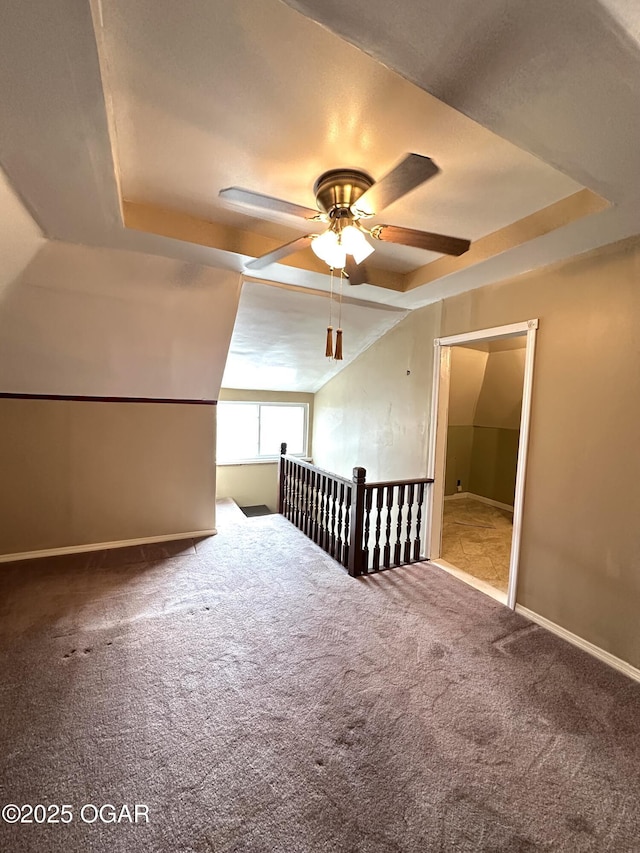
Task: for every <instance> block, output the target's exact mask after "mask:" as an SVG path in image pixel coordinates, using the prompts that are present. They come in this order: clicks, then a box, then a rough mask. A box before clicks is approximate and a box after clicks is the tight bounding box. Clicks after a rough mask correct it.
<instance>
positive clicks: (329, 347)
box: [324, 326, 342, 358]
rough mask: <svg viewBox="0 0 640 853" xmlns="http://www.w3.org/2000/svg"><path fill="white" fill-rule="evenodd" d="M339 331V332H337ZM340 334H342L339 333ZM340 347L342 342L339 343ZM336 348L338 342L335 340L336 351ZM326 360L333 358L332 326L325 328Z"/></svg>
mask: <svg viewBox="0 0 640 853" xmlns="http://www.w3.org/2000/svg"><path fill="white" fill-rule="evenodd" d="M338 331H340V330H338ZM340 334H342V332H340ZM341 345H342V342H341ZM337 348H338V341H337V340H336V350H337ZM324 354H325V355H326V357H327V358H333V326H327V347H326V350H325V353H324Z"/></svg>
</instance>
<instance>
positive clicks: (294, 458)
mask: <svg viewBox="0 0 640 853" xmlns="http://www.w3.org/2000/svg"><path fill="white" fill-rule="evenodd" d="M280 456H281V458H283V457H284V458H285V459H290V460H291V461H292V462H295V463H296V465H300V467H301V468H308V469H309V470H310V471H318V472H319V473H320V474H326V476H327V477H331V478H332V479H333V480H337V481H338V482H339V483H348V484H349V485H351V480H348V479H347V478H346V477H341V476H340V475H339V474H334V473H333V472H332V471H325V470H324V468H318V467H317V466H315V465H314V464H313V463H312V462H307V461H306V460H305V459H300V457H299V456H288V455H287V454H286V453H282V454H281V455H280Z"/></svg>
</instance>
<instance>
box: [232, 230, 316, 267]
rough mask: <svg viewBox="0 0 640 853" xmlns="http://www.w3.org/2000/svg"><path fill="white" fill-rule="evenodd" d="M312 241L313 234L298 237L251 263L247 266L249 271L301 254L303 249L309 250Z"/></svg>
mask: <svg viewBox="0 0 640 853" xmlns="http://www.w3.org/2000/svg"><path fill="white" fill-rule="evenodd" d="M311 240H312V235H311V234H307V235H306V237H298V238H297V239H296V240H292V241H291V242H290V243H285V244H284V245H283V246H279V247H278V248H277V249H274V250H273V252H267V254H266V255H261V256H260V257H259V258H255V259H254V260H253V261H249V263H248V264H245V266H246V268H247V269H248V270H261V269H263V268H264V267H268V266H269V264H275V263H277V262H278V261H280V260H282V258H286V257H287V255H293V253H294V252H301V251H302V250H303V249H308V248H309V246H310V245H311Z"/></svg>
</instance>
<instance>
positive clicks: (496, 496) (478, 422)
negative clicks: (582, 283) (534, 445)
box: [444, 338, 525, 506]
mask: <svg viewBox="0 0 640 853" xmlns="http://www.w3.org/2000/svg"><path fill="white" fill-rule="evenodd" d="M523 342H524V338H523V339H521V340H520V341H519V342H518V341H516V346H517V345H518V343H520V344H521V346H520V348H517V349H516V348H513V347H510V348H509V349H501V348H499V349H498V351H493V345H490V344H485V345H484V348H483V349H475V348H470V347H463V346H457V347H452V348H451V382H450V391H449V426H448V429H447V459H446V466H445V490H444V493H445V495H452V494H454V493H455V492H456V490H457V484H458V481H460V483H461V490H462V491H464V492H472V493H473V494H475V495H482V496H483V497H485V498H491V499H492V500H495V501H499V502H500V503H505V504H508V505H509V506H512V505H513V501H514V494H515V480H516V465H517V458H518V435H519V429H520V411H521V408H522V388H523V383H524V357H525V350H524V348H523V346H522V344H523ZM500 343H501V342H498V344H499V345H500Z"/></svg>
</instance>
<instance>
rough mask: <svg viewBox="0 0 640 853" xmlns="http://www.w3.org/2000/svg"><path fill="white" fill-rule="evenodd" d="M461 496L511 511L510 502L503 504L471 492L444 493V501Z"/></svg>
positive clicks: (453, 499)
mask: <svg viewBox="0 0 640 853" xmlns="http://www.w3.org/2000/svg"><path fill="white" fill-rule="evenodd" d="M463 498H468V499H469V500H471V501H480V503H481V504H487V505H488V506H495V507H497V508H498V509H506V510H508V511H509V512H513V507H512V506H510V504H503V503H500V501H494V500H493V498H485V497H484V495H474V493H473V492H456V493H455V494H454V495H445V496H444V499H445V501H455V500H462V499H463Z"/></svg>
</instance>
